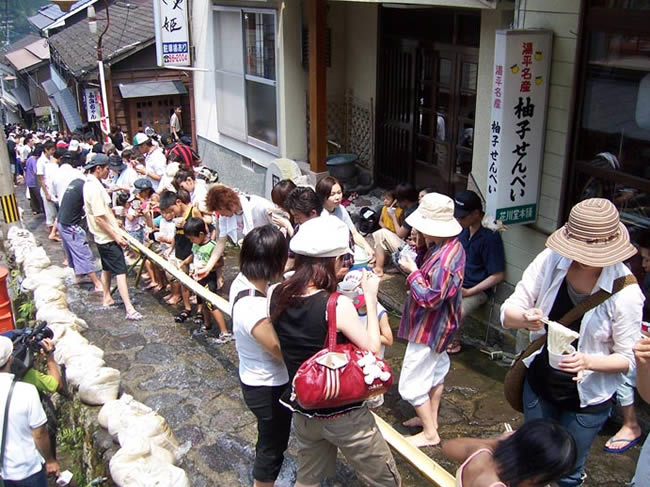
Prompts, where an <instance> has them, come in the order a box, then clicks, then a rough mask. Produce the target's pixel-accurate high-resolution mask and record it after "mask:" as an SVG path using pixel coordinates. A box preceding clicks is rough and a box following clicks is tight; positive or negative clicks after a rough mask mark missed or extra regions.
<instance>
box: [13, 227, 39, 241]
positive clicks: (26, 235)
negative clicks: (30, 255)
mask: <svg viewBox="0 0 650 487" xmlns="http://www.w3.org/2000/svg"><path fill="white" fill-rule="evenodd" d="M25 239H34V234H33V233H32V232H30V231H29V230H27V229H26V228H20V227H18V226H13V227H10V228H9V230H8V231H7V240H9V241H10V242H13V241H16V240H25Z"/></svg>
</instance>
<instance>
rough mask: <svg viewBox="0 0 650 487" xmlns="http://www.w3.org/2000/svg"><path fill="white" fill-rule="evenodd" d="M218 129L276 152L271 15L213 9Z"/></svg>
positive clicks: (270, 12) (273, 22) (273, 21)
mask: <svg viewBox="0 0 650 487" xmlns="http://www.w3.org/2000/svg"><path fill="white" fill-rule="evenodd" d="M214 31H215V35H214V46H215V68H216V69H215V78H216V91H217V120H218V130H219V132H220V133H222V134H224V135H228V136H230V137H233V138H235V139H238V140H241V141H243V142H246V143H248V144H250V145H253V146H256V147H258V148H260V149H263V150H266V151H268V152H271V153H273V154H278V153H279V147H278V144H279V135H278V106H277V99H278V81H277V75H276V74H277V57H276V52H277V43H276V39H277V33H276V15H275V11H274V10H268V9H236V8H227V7H215V11H214Z"/></svg>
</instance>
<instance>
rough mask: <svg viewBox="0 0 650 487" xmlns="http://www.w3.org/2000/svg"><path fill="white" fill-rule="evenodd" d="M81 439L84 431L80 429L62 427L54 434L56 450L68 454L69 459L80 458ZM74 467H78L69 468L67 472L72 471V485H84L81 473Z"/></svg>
mask: <svg viewBox="0 0 650 487" xmlns="http://www.w3.org/2000/svg"><path fill="white" fill-rule="evenodd" d="M83 439H84V431H83V429H81V427H76V428H67V427H65V426H63V427H61V428H59V431H58V432H57V434H56V448H57V450H58V451H60V452H64V453H67V454H69V456H70V457H71V458H80V456H81V450H82V446H83ZM75 467H78V465H76V464H75V465H74V466H69V470H70V471H72V475H73V477H72V479H73V481H74V485H86V479H85V478H84V475H83V473H82V472H81V470H79V469H78V468H75Z"/></svg>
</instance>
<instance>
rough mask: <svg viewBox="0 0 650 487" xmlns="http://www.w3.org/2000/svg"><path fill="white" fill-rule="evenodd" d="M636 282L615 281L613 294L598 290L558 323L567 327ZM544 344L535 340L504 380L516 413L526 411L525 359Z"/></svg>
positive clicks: (627, 279) (543, 339)
mask: <svg viewBox="0 0 650 487" xmlns="http://www.w3.org/2000/svg"><path fill="white" fill-rule="evenodd" d="M636 282H637V281H636V278H635V277H634V276H633V275H631V274H628V275H627V276H623V277H619V278H618V279H616V280H615V281H614V287H613V289H612V292H611V293H609V292H607V291H605V290H603V289H600V290H598V291H597V292H595V293H594V294H591V295H590V296H588V297H587V298H585V299H583V300H582V301H580V302H579V303H578V304H577V305H575V306H574V307H573V308H572V309H571V310H569V311H568V312H567V313H566V314H565V315H564V316H562V318H560V319H559V320H558V323H560V324H562V325H565V326H568V325H570V324H571V323H573V322H574V321H575V320H577V319H578V318H579V317H580V316H582V315H584V314H585V313H586V312H587V311H589V310H591V309H593V308H595V307H596V306H600V305H601V304H603V303H604V302H605V301H607V300H608V299H609V298H610V297H612V296H613V295H614V294H616V293H617V292H619V291H620V290H621V289H623V288H625V287H627V286H629V285H630V284H636ZM544 343H546V335H543V336H541V337H539V338H537V339H535V340H533V341H532V342H531V344H530V345H528V348H526V350H524V351H523V352H522V353H521V354H520V355H519V356H518V357H517V358H516V359H515V361H514V363H513V364H512V367H510V370H508V372H507V373H506V376H505V379H504V380H503V393H504V394H505V396H506V401H508V404H510V406H512V408H513V409H514V410H515V411H519V412H520V413H522V412H523V411H524V405H523V400H522V395H523V393H524V380H525V379H526V372H527V367H526V365H525V364H524V359H525V358H527V357H530V356H531V355H532V354H533V353H535V352H536V351H537V350H539V349H540V348H542V346H543V345H544Z"/></svg>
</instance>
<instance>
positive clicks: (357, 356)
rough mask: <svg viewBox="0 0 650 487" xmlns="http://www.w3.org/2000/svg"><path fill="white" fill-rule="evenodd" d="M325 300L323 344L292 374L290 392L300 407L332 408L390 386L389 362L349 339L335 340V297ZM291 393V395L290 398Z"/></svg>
mask: <svg viewBox="0 0 650 487" xmlns="http://www.w3.org/2000/svg"><path fill="white" fill-rule="evenodd" d="M339 296H340V294H339V293H332V294H331V295H330V297H329V299H328V300H327V328H328V332H327V338H326V339H325V348H323V349H322V350H320V351H319V352H317V353H316V354H314V355H312V356H311V357H310V358H308V359H307V360H306V361H305V362H304V363H303V364H302V365H301V366H300V368H299V369H298V371H297V372H296V375H295V376H294V378H293V383H292V388H293V390H292V396H293V397H295V399H296V400H297V401H298V404H300V406H301V407H302V408H304V409H321V408H335V407H339V406H345V405H347V404H353V403H355V402H361V401H365V400H367V399H370V398H372V397H374V396H377V395H379V394H383V393H384V392H386V391H388V389H390V386H391V385H392V384H393V373H392V371H391V369H390V367H389V365H388V364H387V363H386V362H385V361H384V360H382V359H380V358H379V357H377V356H376V355H374V354H373V353H371V352H368V351H363V350H361V349H359V347H357V346H356V345H353V344H351V343H346V344H341V345H339V344H337V343H336V300H337V299H338V297H339ZM293 397H292V398H293Z"/></svg>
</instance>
